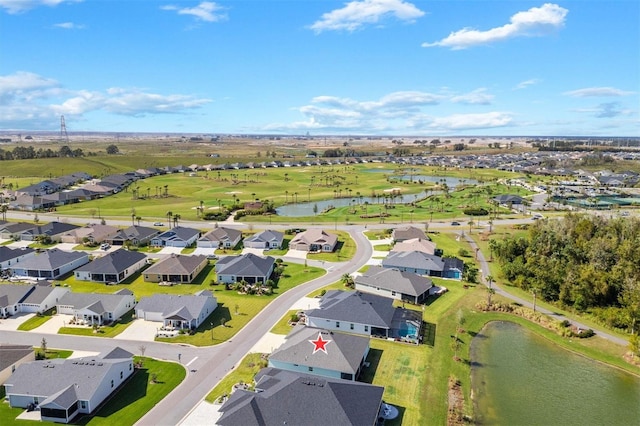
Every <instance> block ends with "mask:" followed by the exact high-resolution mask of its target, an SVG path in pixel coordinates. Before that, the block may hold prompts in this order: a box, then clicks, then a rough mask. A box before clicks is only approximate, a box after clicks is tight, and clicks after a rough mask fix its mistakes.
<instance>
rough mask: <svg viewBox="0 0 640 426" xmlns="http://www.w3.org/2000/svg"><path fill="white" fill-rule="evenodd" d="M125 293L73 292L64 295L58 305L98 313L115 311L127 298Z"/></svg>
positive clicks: (128, 297)
mask: <svg viewBox="0 0 640 426" xmlns="http://www.w3.org/2000/svg"><path fill="white" fill-rule="evenodd" d="M130 298H131V296H129V295H124V294H101V293H72V292H69V293H67V294H65V295H64V296H62V297H61V298H60V300H59V301H58V305H64V306H72V307H73V308H74V309H89V310H92V311H93V312H96V313H98V314H102V313H104V312H113V311H114V310H115V309H116V308H117V307H118V306H119V305H120V304H121V303H122V301H123V300H125V299H130Z"/></svg>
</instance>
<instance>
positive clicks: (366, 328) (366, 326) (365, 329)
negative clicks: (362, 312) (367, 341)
mask: <svg viewBox="0 0 640 426" xmlns="http://www.w3.org/2000/svg"><path fill="white" fill-rule="evenodd" d="M364 331H365V332H367V333H368V332H369V326H368V325H365V326H364Z"/></svg>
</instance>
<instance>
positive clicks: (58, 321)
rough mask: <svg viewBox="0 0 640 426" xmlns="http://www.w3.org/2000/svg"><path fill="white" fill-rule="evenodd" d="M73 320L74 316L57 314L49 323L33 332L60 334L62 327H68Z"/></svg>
mask: <svg viewBox="0 0 640 426" xmlns="http://www.w3.org/2000/svg"><path fill="white" fill-rule="evenodd" d="M71 318H73V315H66V314H57V315H54V316H53V317H51V319H50V320H49V321H47V322H45V323H44V324H42V325H41V326H40V327H37V328H34V329H33V330H31V331H32V332H34V333H47V334H58V330H60V327H66V326H68V325H69V321H71Z"/></svg>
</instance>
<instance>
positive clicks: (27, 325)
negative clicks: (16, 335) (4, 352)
mask: <svg viewBox="0 0 640 426" xmlns="http://www.w3.org/2000/svg"><path fill="white" fill-rule="evenodd" d="M50 319H51V315H42V316H40V315H34V316H32V317H31V318H29V319H28V320H26V321H25V322H23V323H22V324H20V325H19V326H18V330H20V331H30V330H33V329H34V328H38V327H40V326H41V325H42V324H44V323H45V322H47V321H49V320H50Z"/></svg>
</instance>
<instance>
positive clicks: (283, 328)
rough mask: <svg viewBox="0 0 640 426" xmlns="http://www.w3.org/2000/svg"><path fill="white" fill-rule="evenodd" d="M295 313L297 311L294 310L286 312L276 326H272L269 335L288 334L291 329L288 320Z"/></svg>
mask: <svg viewBox="0 0 640 426" xmlns="http://www.w3.org/2000/svg"><path fill="white" fill-rule="evenodd" d="M296 312H298V311H297V310H295V309H292V310H290V311H288V312H287V313H286V314H284V315H283V316H282V318H280V321H278V322H277V323H276V325H274V326H273V328H272V329H271V330H270V331H271V333H275V334H282V335H287V334H289V332H290V331H291V329H292V327H291V326H290V325H289V320H290V319H291V316H292V315H294V314H295V313H296Z"/></svg>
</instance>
